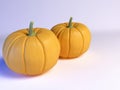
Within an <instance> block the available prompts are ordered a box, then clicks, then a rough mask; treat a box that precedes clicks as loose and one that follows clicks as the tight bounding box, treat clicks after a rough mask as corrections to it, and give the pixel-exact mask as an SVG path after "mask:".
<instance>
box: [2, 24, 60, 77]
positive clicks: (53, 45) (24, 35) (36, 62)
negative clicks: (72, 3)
mask: <svg viewBox="0 0 120 90" xmlns="http://www.w3.org/2000/svg"><path fill="white" fill-rule="evenodd" d="M32 25H33V23H32V22H31V23H30V28H29V29H22V30H18V31H16V32H13V33H12V34H10V35H9V36H8V37H7V38H6V40H5V42H4V45H3V58H4V60H5V63H6V64H7V66H8V67H9V68H10V69H11V70H13V71H14V72H16V73H20V74H25V75H39V74H42V73H44V72H46V71H48V70H49V69H51V68H52V67H53V66H54V65H55V64H56V62H57V60H58V57H59V53H60V45H59V41H58V39H57V38H56V36H55V35H54V33H53V32H51V31H50V30H48V29H45V28H33V27H32ZM30 30H31V31H30Z"/></svg>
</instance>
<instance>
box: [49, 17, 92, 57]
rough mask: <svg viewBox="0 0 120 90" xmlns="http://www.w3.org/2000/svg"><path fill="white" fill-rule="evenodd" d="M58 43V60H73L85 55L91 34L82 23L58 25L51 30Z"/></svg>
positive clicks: (70, 22)
mask: <svg viewBox="0 0 120 90" xmlns="http://www.w3.org/2000/svg"><path fill="white" fill-rule="evenodd" d="M51 30H52V31H53V32H54V34H55V35H56V36H57V38H58V39H59V41H60V46H61V52H60V58H75V57H78V56H80V55H82V54H83V53H85V52H86V51H87V50H88V48H89V46H90V41H91V34H90V31H89V29H88V28H87V26H85V25H84V24H82V23H78V22H72V17H71V18H70V20H69V22H68V23H67V22H65V23H60V24H57V25H55V26H54V27H52V29H51Z"/></svg>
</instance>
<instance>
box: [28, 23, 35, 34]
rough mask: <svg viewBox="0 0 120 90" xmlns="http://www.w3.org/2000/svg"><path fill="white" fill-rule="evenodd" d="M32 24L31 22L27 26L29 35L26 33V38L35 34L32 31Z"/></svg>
mask: <svg viewBox="0 0 120 90" xmlns="http://www.w3.org/2000/svg"><path fill="white" fill-rule="evenodd" d="M33 24H34V23H33V22H32V21H31V22H30V24H29V29H28V30H29V33H28V36H35V32H34V31H33Z"/></svg>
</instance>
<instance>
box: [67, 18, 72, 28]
mask: <svg viewBox="0 0 120 90" xmlns="http://www.w3.org/2000/svg"><path fill="white" fill-rule="evenodd" d="M67 27H68V28H72V17H70V20H69V23H68V26H67Z"/></svg>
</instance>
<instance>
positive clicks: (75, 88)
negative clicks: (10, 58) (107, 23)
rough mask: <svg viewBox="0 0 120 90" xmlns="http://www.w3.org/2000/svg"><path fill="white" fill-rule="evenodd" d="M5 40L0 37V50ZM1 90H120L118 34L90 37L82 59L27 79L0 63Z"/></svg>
mask: <svg viewBox="0 0 120 90" xmlns="http://www.w3.org/2000/svg"><path fill="white" fill-rule="evenodd" d="M4 38H5V36H3V37H0V50H1V48H2V47H1V45H2V44H3V40H4ZM0 55H1V54H0ZM0 88H1V89H2V90H120V32H116V33H115V32H106V33H105V32H103V33H102V32H101V33H93V34H92V43H91V47H90V49H89V50H88V52H86V53H85V54H84V55H83V56H81V57H79V58H75V59H73V60H59V61H58V63H57V64H56V65H55V67H54V68H52V69H51V70H50V71H48V72H47V73H45V74H43V75H41V76H35V77H27V76H22V75H19V74H16V73H14V72H12V71H11V70H9V69H8V68H7V67H6V65H5V64H4V62H3V60H2V57H1V60H0Z"/></svg>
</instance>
